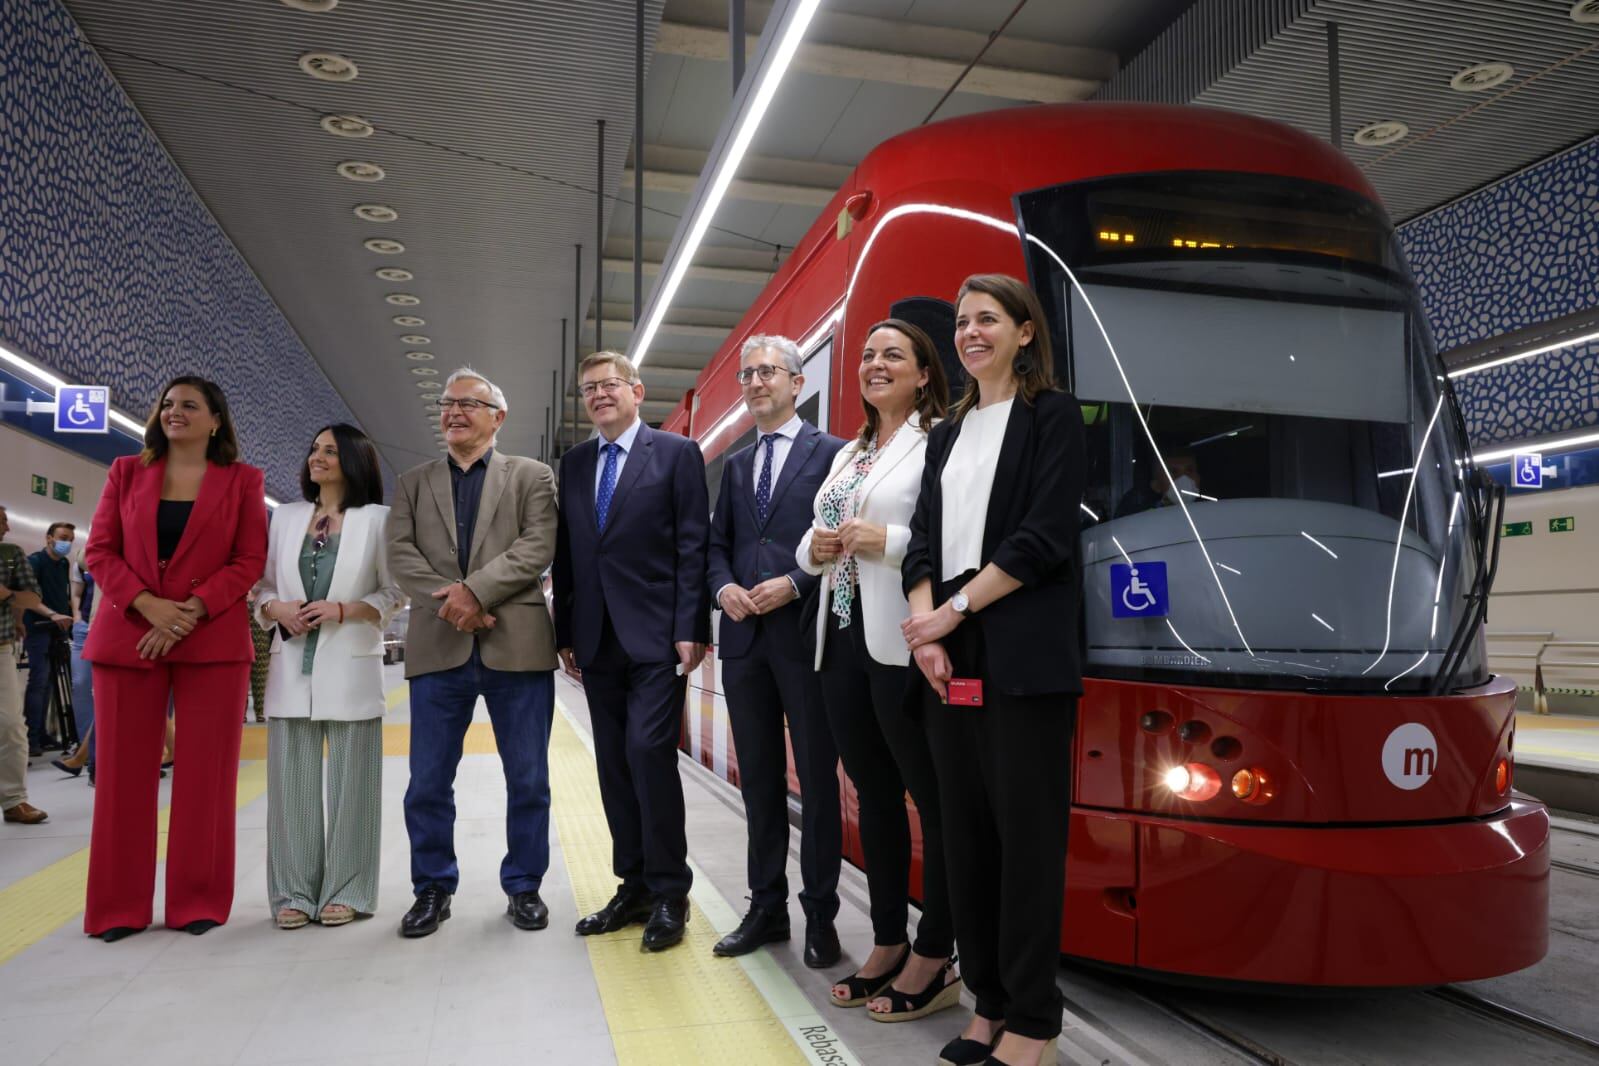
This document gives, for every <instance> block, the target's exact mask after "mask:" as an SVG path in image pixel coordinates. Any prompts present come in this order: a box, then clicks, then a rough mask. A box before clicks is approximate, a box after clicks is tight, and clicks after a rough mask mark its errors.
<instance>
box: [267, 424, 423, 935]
mask: <svg viewBox="0 0 1599 1066" xmlns="http://www.w3.org/2000/svg"><path fill="white" fill-rule="evenodd" d="M300 495H301V496H302V497H303V499H302V501H301V502H298V503H285V504H284V505H283V506H281V507H279V508H278V509H277V513H276V514H275V515H273V517H272V532H271V536H270V540H269V543H268V547H267V565H266V573H265V574H263V575H262V577H261V583H260V584H259V585H257V586H256V597H255V615H256V617H257V619H258V620H259V621H260V623H261V625H262V626H263V627H264V628H266V629H267V630H268V631H272V632H274V637H273V639H272V643H271V651H270V655H269V658H270V659H271V668H270V670H269V671H268V673H267V683H266V695H265V700H264V703H265V708H266V712H267V714H268V716H269V724H268V726H267V737H268V743H267V898H268V902H269V904H270V906H271V907H272V914H273V917H274V918H275V919H276V921H277V924H278V928H280V929H298V928H300V927H301V926H303V925H305V924H307V923H308V922H311V921H317V922H320V923H322V924H323V925H326V926H337V925H344V924H346V923H348V922H350V921H351V920H352V919H354V918H355V917H356V916H357V915H369V914H371V913H373V912H374V911H376V910H377V899H378V850H379V839H380V838H379V834H378V827H379V823H380V821H381V814H382V811H381V806H382V787H383V710H384V699H383V627H384V626H386V625H387V624H388V623H389V619H391V618H393V617H394V612H395V611H397V610H399V608H400V604H401V603H402V602H404V596H403V594H402V593H401V592H400V589H399V586H398V585H397V584H395V582H394V579H393V578H392V577H390V576H389V565H388V555H387V551H386V548H385V546H384V535H385V531H386V524H387V521H388V516H389V509H388V508H387V507H384V506H383V474H382V471H381V470H380V468H379V466H378V453H377V449H376V448H374V447H373V446H372V442H371V440H369V439H368V438H367V435H366V434H365V433H362V432H361V431H360V430H359V429H356V428H355V427H354V426H351V425H346V424H344V423H342V422H341V423H339V424H337V425H332V426H325V427H323V428H322V429H321V430H319V431H318V432H317V434H316V436H315V438H313V440H312V442H311V452H310V455H309V456H307V457H306V462H305V465H304V466H303V467H302V468H301V470H300ZM324 746H326V748H327V765H328V770H327V787H326V793H327V797H328V806H329V809H328V811H327V812H326V816H325V818H324V813H323V802H322V797H323V792H324V787H323V773H322V750H323V747H324ZM324 823H325V824H324Z"/></svg>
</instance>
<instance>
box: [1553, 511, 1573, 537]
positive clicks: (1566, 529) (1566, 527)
mask: <svg viewBox="0 0 1599 1066" xmlns="http://www.w3.org/2000/svg"><path fill="white" fill-rule="evenodd" d="M1576 528H1577V516H1576V515H1569V514H1568V515H1566V517H1564V518H1551V519H1550V520H1549V532H1551V533H1571V532H1574V531H1575V530H1576Z"/></svg>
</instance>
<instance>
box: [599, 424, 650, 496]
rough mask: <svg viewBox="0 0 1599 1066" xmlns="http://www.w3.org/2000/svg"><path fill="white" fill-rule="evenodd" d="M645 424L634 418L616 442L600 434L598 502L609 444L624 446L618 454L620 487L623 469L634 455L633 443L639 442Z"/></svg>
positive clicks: (617, 468)
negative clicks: (639, 433)
mask: <svg viewBox="0 0 1599 1066" xmlns="http://www.w3.org/2000/svg"><path fill="white" fill-rule="evenodd" d="M643 424H644V420H643V419H642V418H639V417H637V416H634V418H633V424H632V425H631V426H628V427H627V428H626V429H624V430H622V435H621V436H619V437H617V438H616V440H614V441H607V440H606V439H605V434H603V433H601V434H600V439H599V446H600V454H599V458H598V459H597V460H595V463H594V498H595V499H596V500H598V499H599V498H600V482H601V481H603V480H604V479H605V446H606V445H607V444H620V445H621V446H622V450H621V451H619V452H617V453H616V483H617V484H618V485H620V484H621V483H622V468H623V467H625V466H626V465H627V457H628V456H629V455H631V454H632V453H633V442H634V441H636V440H638V430H639V427H640V426H642V425H643Z"/></svg>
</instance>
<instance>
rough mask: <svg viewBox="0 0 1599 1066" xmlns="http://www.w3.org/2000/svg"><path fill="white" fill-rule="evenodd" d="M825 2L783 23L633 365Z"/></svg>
mask: <svg viewBox="0 0 1599 1066" xmlns="http://www.w3.org/2000/svg"><path fill="white" fill-rule="evenodd" d="M821 2H822V0H797V9H796V11H795V14H794V17H793V19H792V20H790V22H789V23H788V25H787V26H785V27H784V28H783V36H782V37H781V38H780V39H779V40H778V41H777V44H776V48H775V50H774V51H773V54H772V59H771V61H770V62H769V63H766V64H765V65H764V66H763V68H762V69H761V72H760V79H761V80H760V84H758V85H756V86H755V91H754V94H753V96H752V97H751V98H750V104H749V107H748V108H747V109H746V110H745V112H744V114H743V116H742V118H740V120H739V124H738V126H737V128H736V129H735V130H734V132H733V139H732V142H731V143H730V144H729V145H728V148H727V151H726V152H724V153H722V158H721V160H720V162H719V163H718V165H717V170H716V175H715V176H714V177H713V178H712V179H711V185H710V188H709V190H708V191H707V192H706V195H705V198H704V199H703V200H701V201H700V203H699V209H698V211H697V212H696V213H695V216H694V221H693V223H692V224H691V225H690V226H689V229H688V234H687V236H685V237H684V239H683V243H682V244H681V245H680V246H679V247H678V248H677V249H676V253H677V254H676V256H675V258H673V260H672V267H671V270H670V271H669V272H668V273H667V275H666V277H664V278H663V279H661V288H660V292H659V293H658V294H657V295H656V297H655V300H654V302H653V303H652V304H651V307H650V314H649V317H648V318H647V319H646V320H645V322H644V328H643V329H641V330H640V331H639V335H638V336H637V337H636V338H634V341H633V351H632V352H631V353H630V354H631V355H632V358H633V365H634V366H639V365H641V364H642V363H643V362H644V359H645V357H646V356H647V355H649V351H650V344H651V342H653V341H654V340H655V334H656V331H657V330H659V329H660V328H661V322H662V321H663V320H665V318H666V312H667V310H668V309H669V308H670V307H671V306H672V300H673V299H675V298H676V296H677V290H678V287H679V286H681V285H682V284H683V279H684V277H686V276H687V275H688V268H689V263H690V262H692V261H693V259H694V253H695V252H697V251H698V250H699V247H700V242H701V241H703V240H704V239H705V233H706V231H707V230H709V229H710V228H711V219H712V218H714V217H715V216H716V209H717V208H718V207H720V206H721V203H722V198H723V197H724V196H726V195H727V189H728V186H730V185H732V183H733V176H734V175H735V174H736V173H738V167H739V164H740V163H742V162H743V161H744V153H745V152H747V151H749V146H750V142H751V141H752V140H754V139H755V131H756V130H758V129H759V128H760V125H761V120H762V119H764V118H765V117H766V110H767V108H769V107H771V105H772V99H773V97H775V96H776V95H777V87H778V86H779V85H780V84H782V81H783V75H784V74H786V73H788V67H789V64H790V63H791V62H793V60H794V53H795V52H797V51H798V50H799V46H800V42H801V41H802V40H804V39H805V31H806V29H807V28H808V27H809V26H810V24H811V17H812V16H813V15H815V14H816V9H817V8H818V7H820V6H821ZM635 165H636V164H635ZM596 298H598V297H597V296H596Z"/></svg>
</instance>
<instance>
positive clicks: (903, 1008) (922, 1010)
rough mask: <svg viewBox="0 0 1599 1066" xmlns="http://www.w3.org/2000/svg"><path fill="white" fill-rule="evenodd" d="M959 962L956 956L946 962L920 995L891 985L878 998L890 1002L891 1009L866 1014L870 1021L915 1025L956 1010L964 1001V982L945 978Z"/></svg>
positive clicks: (958, 979) (957, 978) (889, 1007)
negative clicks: (939, 1013)
mask: <svg viewBox="0 0 1599 1066" xmlns="http://www.w3.org/2000/svg"><path fill="white" fill-rule="evenodd" d="M956 959H957V956H954V955H951V956H950V957H949V958H947V959H945V960H944V965H942V966H940V967H939V968H938V972H937V973H935V974H933V979H932V980H931V981H929V982H927V987H926V988H924V989H922V990H921V991H920V992H901V991H900V990H899V989H897V988H894V987H893V986H892V985H890V986H889V987H888V988H885V989H883V990H882V991H881V992H879V993H878V995H879V996H881V997H882V998H884V999H886V1000H888V1009H887V1010H886V1011H867V1012H866V1013H867V1017H869V1018H871V1019H872V1021H874V1022H913V1021H915V1020H916V1019H917V1018H925V1017H927V1016H928V1015H929V1014H936V1013H937V1012H939V1011H941V1010H944V1009H945V1008H946V1007H953V1006H954V1005H955V1004H957V1003H959V1002H960V1001H961V979H960V978H959V977H958V976H957V977H956V978H955V979H954V980H953V981H950V980H946V978H947V977H948V976H949V971H950V970H951V969H952V968H953V967H954V965H955V962H956Z"/></svg>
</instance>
